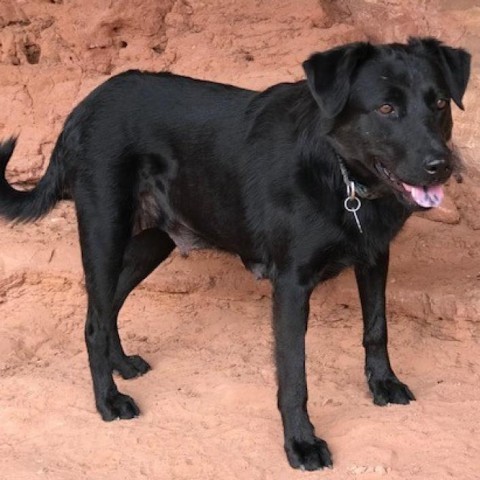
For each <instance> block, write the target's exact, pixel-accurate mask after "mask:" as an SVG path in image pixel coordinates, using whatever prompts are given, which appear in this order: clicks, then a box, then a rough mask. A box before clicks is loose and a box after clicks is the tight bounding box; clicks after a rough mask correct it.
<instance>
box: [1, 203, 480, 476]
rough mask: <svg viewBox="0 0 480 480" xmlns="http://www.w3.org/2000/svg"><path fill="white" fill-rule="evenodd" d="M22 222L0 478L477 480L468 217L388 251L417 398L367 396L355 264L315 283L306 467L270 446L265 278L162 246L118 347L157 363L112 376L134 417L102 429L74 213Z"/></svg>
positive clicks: (13, 281) (417, 226) (6, 269)
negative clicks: (320, 454)
mask: <svg viewBox="0 0 480 480" xmlns="http://www.w3.org/2000/svg"><path fill="white" fill-rule="evenodd" d="M33 231H35V238H33V239H32V237H31V232H32V226H31V225H25V226H15V227H11V226H10V227H7V228H4V229H3V231H2V236H1V239H0V251H1V252H2V265H1V268H2V270H3V280H2V287H3V288H2V297H1V304H0V318H2V321H1V324H0V349H1V351H2V356H1V358H0V372H1V386H2V392H3V395H2V396H1V398H0V425H1V429H2V435H1V438H0V466H1V470H2V472H3V474H2V476H3V478H6V479H19V480H20V479H25V480H30V479H33V478H48V479H55V480H57V479H62V480H63V479H80V478H89V479H90V478H91V479H111V478H119V479H136V478H151V479H197V478H198V479H200V478H202V479H206V478H208V479H217V478H225V479H230V478H231V479H273V478H275V479H289V478H299V477H301V476H302V475H303V476H305V475H308V476H310V477H312V478H324V479H350V478H361V479H374V478H378V477H380V476H386V478H392V479H419V480H420V479H421V480H424V479H448V478H454V479H465V480H467V479H476V478H478V475H479V474H478V470H479V468H480V452H479V445H480V443H479V439H480V431H479V424H480V408H479V407H480V403H479V397H480V382H479V380H480V357H479V354H478V352H479V349H480V345H479V339H480V329H479V324H478V318H479V312H480V298H479V297H480V296H479V295H478V291H479V288H480V261H479V260H480V259H479V252H480V248H479V243H480V239H479V238H478V235H474V234H472V232H471V231H469V230H468V229H467V228H466V227H465V226H463V225H461V224H459V225H456V226H453V227H452V226H446V225H443V224H441V223H434V222H431V221H428V220H424V219H421V218H413V219H411V220H410V221H409V224H408V225H407V227H406V229H405V231H404V232H403V233H402V234H401V235H400V237H399V239H398V240H397V241H396V243H395V245H394V248H393V255H392V257H393V261H392V268H391V275H390V281H389V286H388V289H389V294H390V297H389V298H390V303H389V311H390V313H391V314H390V351H391V357H392V361H393V365H394V366H396V371H397V374H398V375H399V376H400V378H401V379H403V380H404V381H405V382H407V383H408V384H409V385H410V387H411V388H412V390H413V391H414V392H415V394H416V396H417V402H415V403H413V404H412V405H410V406H389V407H385V408H381V407H376V406H374V405H373V404H372V402H371V399H370V395H369V393H368V390H367V386H366V382H365V380H364V376H363V351H362V348H361V345H360V343H361V321H360V312H359V308H358V302H357V299H356V292H355V285H354V282H353V278H352V275H351V274H350V273H346V274H344V275H342V276H341V277H340V278H339V279H337V280H335V281H333V282H329V283H327V284H325V285H323V286H321V287H320V288H319V289H318V290H317V291H316V292H315V294H314V299H313V302H312V318H311V324H310V329H309V334H308V375H309V384H310V413H311V417H312V420H313V421H314V423H315V425H316V427H317V432H318V433H319V434H320V435H321V436H323V437H324V438H325V439H327V440H328V442H329V444H330V447H331V449H332V452H333V455H334V460H335V469H334V470H333V471H326V472H317V473H309V474H307V473H301V472H295V471H293V470H290V468H289V467H288V465H287V462H286V460H285V456H284V453H283V448H282V431H281V422H280V419H279V415H278V413H277V410H276V406H275V403H276V399H275V394H276V386H275V375H274V367H273V362H272V335H271V329H270V289H269V286H268V284H267V283H266V282H256V281H254V280H253V278H252V277H251V275H250V274H249V273H248V272H246V271H245V270H244V269H243V267H242V266H241V264H240V262H239V261H238V260H237V259H235V258H233V257H229V256H226V255H223V254H219V253H214V252H205V253H200V252H197V253H195V254H194V255H192V256H190V257H189V258H187V259H185V258H182V257H181V256H179V255H174V256H173V257H172V259H171V260H169V261H168V262H167V264H165V265H164V266H163V267H162V268H159V269H158V270H157V271H156V272H154V273H153V274H152V275H151V276H150V278H149V279H147V280H146V281H145V282H144V284H143V285H142V286H141V287H140V288H138V289H137V290H136V291H135V292H134V293H133V294H132V295H131V297H130V298H129V300H128V302H127V304H126V306H125V308H124V310H123V312H122V315H121V335H122V337H123V338H124V343H125V346H126V348H127V350H128V351H129V352H132V353H140V354H141V355H143V356H144V357H145V358H146V359H147V360H148V361H149V362H150V363H151V364H152V366H153V370H152V371H151V372H149V373H148V374H147V375H145V376H144V377H142V378H138V379H135V380H130V381H123V380H120V379H118V383H119V385H120V388H121V390H122V391H124V392H126V393H128V394H130V395H132V396H133V397H134V398H135V399H136V400H137V401H138V403H139V405H140V407H141V409H142V415H141V416H140V417H139V418H138V419H135V420H133V421H117V422H113V423H104V422H102V421H101V420H100V418H99V416H98V415H97V414H96V412H95V408H94V404H93V395H92V392H91V386H90V374H89V371H88V368H87V358H86V353H85V348H84V344H83V321H84V315H85V295H84V291H83V284H82V275H81V267H80V260H79V250H78V247H77V239H76V229H75V217H74V213H73V209H72V208H71V206H69V205H66V204H63V205H61V206H60V207H59V208H57V209H56V210H55V211H54V212H53V213H52V214H51V215H50V216H49V217H48V218H47V219H45V220H43V221H42V222H37V224H35V225H34V226H33ZM447 231H448V236H445V238H444V241H443V242H441V243H438V239H439V238H442V236H443V235H444V234H445V232H447ZM434 241H436V242H437V243H436V244H434V243H433V242H434ZM453 248H456V249H457V258H456V261H455V264H452V262H450V261H448V260H447V259H446V258H445V254H446V252H451V251H452V249H453ZM427 253H428V255H427ZM47 272H48V273H47Z"/></svg>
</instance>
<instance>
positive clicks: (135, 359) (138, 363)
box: [113, 355, 152, 379]
mask: <svg viewBox="0 0 480 480" xmlns="http://www.w3.org/2000/svg"><path fill="white" fill-rule="evenodd" d="M151 368H152V367H150V365H149V364H148V363H147V362H146V361H145V360H144V359H143V358H142V357H141V356H140V355H131V356H129V357H127V356H125V357H123V358H122V359H121V360H117V361H115V362H113V369H114V370H115V371H117V372H118V373H119V374H120V375H121V377H122V378H124V379H129V378H135V377H140V376H141V375H143V374H144V373H147V372H148V371H149V370H151Z"/></svg>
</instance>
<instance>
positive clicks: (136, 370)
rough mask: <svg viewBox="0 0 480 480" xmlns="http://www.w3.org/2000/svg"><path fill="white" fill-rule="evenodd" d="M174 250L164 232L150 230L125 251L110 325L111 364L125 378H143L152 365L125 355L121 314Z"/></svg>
mask: <svg viewBox="0 0 480 480" xmlns="http://www.w3.org/2000/svg"><path fill="white" fill-rule="evenodd" d="M174 248H175V243H174V242H173V240H172V239H171V238H170V237H169V236H168V235H167V234H166V233H165V232H163V231H162V230H159V229H157V228H149V229H147V230H143V231H142V232H140V233H139V234H137V235H135V236H134V237H132V238H131V239H130V242H129V243H128V245H127V248H126V250H125V253H124V256H123V264H122V272H121V274H120V278H119V280H118V285H117V289H116V291H115V297H114V301H113V305H114V312H115V316H114V320H113V321H112V322H111V323H110V324H109V326H110V329H111V330H110V336H109V340H110V348H109V358H110V363H111V365H112V368H113V369H114V370H116V371H117V372H118V373H119V374H120V375H121V376H122V377H123V378H133V377H138V376H139V375H143V374H144V373H146V372H147V371H148V370H150V365H149V364H148V363H147V362H146V361H145V360H143V358H142V357H140V356H139V355H131V356H127V355H126V354H125V352H124V350H123V348H122V344H121V341H120V336H119V334H118V327H117V316H118V312H119V311H120V309H121V308H122V305H123V303H124V302H125V300H126V298H127V297H128V295H129V293H130V292H131V291H132V290H133V289H134V288H135V287H136V286H137V285H138V284H139V283H140V282H141V281H142V280H143V279H144V278H146V277H147V276H148V275H149V274H150V273H152V272H153V270H154V269H155V268H156V267H157V266H158V265H159V264H160V263H161V262H162V261H163V260H165V259H166V258H167V257H168V256H169V255H170V253H171V252H172V250H173V249H174Z"/></svg>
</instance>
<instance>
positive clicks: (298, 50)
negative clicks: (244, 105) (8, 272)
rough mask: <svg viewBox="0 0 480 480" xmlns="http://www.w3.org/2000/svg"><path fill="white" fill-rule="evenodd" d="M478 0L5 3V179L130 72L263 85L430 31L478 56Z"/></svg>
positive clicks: (473, 88) (25, 177) (466, 142)
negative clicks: (331, 52)
mask: <svg viewBox="0 0 480 480" xmlns="http://www.w3.org/2000/svg"><path fill="white" fill-rule="evenodd" d="M476 5H478V1H476V0H461V1H456V2H448V1H446V0H439V1H438V0H435V1H433V0H422V1H420V2H419V1H413V0H406V1H402V2H398V1H392V0H296V1H295V2H292V1H289V0H269V1H261V0H188V1H187V0H161V1H159V0H116V1H115V2H112V1H107V0H82V1H81V0H28V1H27V0H23V1H22V0H2V1H1V2H0V91H1V95H0V137H5V136H7V135H10V134H20V142H19V146H18V147H17V151H16V155H15V158H14V159H13V161H12V162H11V164H10V166H9V175H10V178H11V180H12V181H14V182H17V183H32V182H35V181H37V180H38V178H39V176H41V174H42V172H43V170H44V168H45V166H46V163H48V158H49V154H50V152H51V150H52V147H53V143H54V141H55V139H56V135H57V134H58V132H59V131H60V130H61V126H62V123H63V121H64V119H65V117H66V115H67V114H68V112H69V111H70V110H71V109H72V107H73V106H74V105H75V104H76V103H77V102H78V101H79V100H81V98H83V97H84V96H85V95H86V94H87V93H88V92H89V91H90V90H91V89H92V88H94V87H95V86H96V85H97V84H99V83H101V82H103V81H104V80H105V79H106V78H107V77H108V76H110V75H112V74H115V73H118V72H120V71H122V70H125V69H128V68H143V69H153V70H167V69H168V70H171V71H174V72H177V73H182V74H187V75H191V76H197V77H201V78H206V79H211V80H217V81H223V82H230V83H235V84H238V85H242V86H246V87H249V88H264V87H266V86H268V85H269V84H272V83H275V82H280V81H291V80H297V79H300V78H302V77H303V72H302V70H301V67H300V64H301V62H302V61H303V60H304V59H305V58H306V57H307V56H308V55H309V54H310V53H311V52H313V51H315V50H321V49H324V48H328V47H330V46H332V45H335V44H339V43H344V42H349V41H353V40H370V41H375V42H383V41H402V40H405V38H406V37H407V36H409V35H433V36H436V37H438V38H441V39H443V40H444V41H446V42H448V43H450V44H453V45H458V46H465V47H467V48H469V49H470V50H471V51H472V53H473V54H475V53H478V52H479V51H480V7H479V6H476ZM479 68H480V67H479V62H478V60H476V59H475V69H474V73H473V78H472V83H471V85H470V88H469V91H468V93H467V98H466V101H465V104H466V106H467V111H466V112H465V113H459V112H456V113H455V116H456V124H457V125H456V135H457V136H456V138H457V143H458V144H459V145H461V146H462V153H463V154H464V156H465V159H466V162H467V164H468V165H469V166H473V167H475V166H476V167H479V166H480V158H479V157H478V155H476V151H477V150H478V149H477V147H478V144H479V138H480V136H479V135H478V125H480V108H478V107H479V106H480V105H479V102H480V100H479V99H480V95H479V88H480V86H479V85H480V80H479Z"/></svg>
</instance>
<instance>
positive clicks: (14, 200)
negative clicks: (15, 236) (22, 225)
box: [0, 137, 64, 222]
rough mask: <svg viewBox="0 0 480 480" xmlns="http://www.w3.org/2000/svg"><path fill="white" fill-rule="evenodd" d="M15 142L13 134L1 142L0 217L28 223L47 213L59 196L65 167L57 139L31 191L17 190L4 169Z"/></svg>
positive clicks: (60, 195)
mask: <svg viewBox="0 0 480 480" xmlns="http://www.w3.org/2000/svg"><path fill="white" fill-rule="evenodd" d="M16 143H17V139H16V138H15V137H11V138H9V139H8V140H6V141H5V142H0V217H4V218H6V219H8V220H17V221H19V222H29V221H33V220H36V219H38V218H40V217H42V216H43V215H45V214H46V213H48V212H49V211H50V210H51V209H52V208H53V207H54V206H55V204H56V203H57V202H58V200H60V198H62V192H63V189H64V185H63V184H64V168H63V165H62V163H61V162H60V161H59V159H58V150H59V143H60V142H57V145H56V146H55V148H54V150H53V153H52V157H51V159H50V164H49V166H48V168H47V171H46V172H45V175H44V176H43V177H42V179H41V180H40V182H39V183H38V184H37V186H36V187H35V188H34V189H33V190H30V191H20V190H16V189H15V188H13V187H12V186H11V185H10V184H9V183H8V182H7V180H6V178H5V170H6V168H7V164H8V161H9V160H10V157H11V156H12V153H13V150H14V149H15V145H16Z"/></svg>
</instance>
